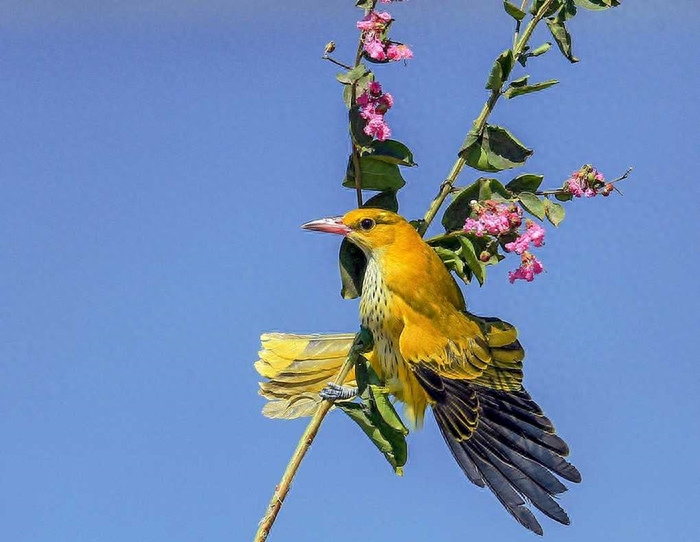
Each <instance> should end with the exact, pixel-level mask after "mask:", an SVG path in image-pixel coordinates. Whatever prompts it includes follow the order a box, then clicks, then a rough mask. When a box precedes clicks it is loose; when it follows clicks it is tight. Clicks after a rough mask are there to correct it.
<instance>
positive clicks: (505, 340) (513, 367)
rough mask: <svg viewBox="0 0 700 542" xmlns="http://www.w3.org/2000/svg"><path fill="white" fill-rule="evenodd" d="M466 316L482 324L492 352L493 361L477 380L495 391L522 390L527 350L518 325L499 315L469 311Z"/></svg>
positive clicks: (476, 381)
mask: <svg viewBox="0 0 700 542" xmlns="http://www.w3.org/2000/svg"><path fill="white" fill-rule="evenodd" d="M465 316H466V317H467V318H468V319H470V320H472V321H473V322H475V323H477V324H478V325H479V327H480V328H481V330H482V332H483V334H484V337H486V342H487V343H488V345H489V350H490V352H491V363H490V364H489V365H488V367H486V369H484V372H483V373H482V374H481V376H479V377H477V378H476V379H475V380H474V383H475V384H480V385H482V386H485V387H487V388H491V389H494V390H503V391H518V390H520V389H522V383H523V359H524V358H525V351H524V350H523V348H522V346H521V345H520V341H518V330H517V329H516V328H515V326H513V325H511V324H509V323H508V322H504V321H503V320H499V319H498V318H490V317H481V316H475V315H473V314H470V313H465Z"/></svg>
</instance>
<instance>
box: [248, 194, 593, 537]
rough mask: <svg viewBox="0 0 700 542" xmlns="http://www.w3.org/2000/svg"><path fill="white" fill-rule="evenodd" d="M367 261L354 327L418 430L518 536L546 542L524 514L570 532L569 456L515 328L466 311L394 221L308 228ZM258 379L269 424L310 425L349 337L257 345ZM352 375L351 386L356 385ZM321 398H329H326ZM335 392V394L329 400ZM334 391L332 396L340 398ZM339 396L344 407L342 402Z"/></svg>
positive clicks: (575, 477) (366, 216)
mask: <svg viewBox="0 0 700 542" xmlns="http://www.w3.org/2000/svg"><path fill="white" fill-rule="evenodd" d="M302 227H303V228H304V229H306V230H312V231H318V232H324V233H333V234H338V235H341V236H343V237H345V238H346V239H347V240H348V241H349V242H351V243H353V244H354V245H356V246H357V247H359V249H361V250H362V252H363V253H364V255H365V257H366V260H367V265H366V269H365V273H364V279H363V282H362V292H361V299H360V310H359V312H360V321H361V324H362V326H363V327H365V328H367V329H369V330H370V331H371V333H372V336H373V339H374V344H373V348H372V351H371V352H370V353H369V354H368V355H367V359H368V361H369V363H370V364H371V366H372V368H373V369H374V371H375V372H376V373H377V375H378V377H379V379H380V380H381V381H382V382H383V383H384V384H385V386H386V389H387V390H388V392H389V393H390V394H392V395H393V396H395V397H396V399H397V400H398V401H399V402H401V403H403V405H404V413H405V416H406V418H407V420H408V422H409V424H410V425H411V426H412V427H414V428H419V427H421V425H422V424H423V421H424V416H425V413H426V411H427V410H428V408H430V409H431V410H432V413H433V417H434V419H435V421H436V423H437V426H438V428H439V430H440V432H441V434H442V436H443V438H444V440H445V442H446V444H447V446H448V448H449V450H450V451H451V453H452V456H453V457H454V459H455V460H456V462H457V464H458V465H459V467H460V468H461V469H462V471H463V472H464V474H465V475H466V477H467V478H468V479H469V480H470V481H471V482H472V483H474V484H476V485H477V486H479V487H482V488H483V487H488V489H490V490H491V491H492V492H493V494H494V495H495V496H496V498H497V499H498V500H499V501H500V503H501V504H502V505H503V506H504V507H505V509H506V510H507V511H508V512H509V513H510V514H511V515H512V516H513V517H514V518H515V519H516V520H517V521H518V522H519V523H520V524H521V525H522V526H524V527H525V528H527V529H529V530H530V531H533V532H534V533H536V534H539V535H542V534H543V529H542V526H541V525H540V523H539V521H538V520H537V518H536V517H535V515H534V514H533V512H532V510H531V509H530V506H529V505H532V506H534V507H535V508H537V509H538V510H539V511H541V512H542V513H543V514H545V515H546V516H548V517H550V518H551V519H553V520H555V521H557V522H559V523H561V524H564V525H568V524H569V523H570V520H569V516H568V515H567V513H566V512H565V511H564V509H563V508H562V507H561V506H560V505H559V503H558V502H557V497H558V495H560V494H561V493H563V492H564V491H566V490H567V487H566V486H565V485H564V483H563V482H562V481H561V480H560V478H561V479H563V480H566V481H569V482H574V483H577V482H580V481H581V474H580V473H579V471H578V470H577V469H576V467H574V466H573V465H572V464H571V463H570V462H568V461H567V460H566V457H567V456H568V454H569V447H568V445H567V444H566V442H565V441H564V440H563V439H562V438H561V437H559V436H558V435H557V434H556V431H555V428H554V425H553V424H552V422H551V421H550V420H549V418H547V417H546V416H545V414H544V412H543V410H542V409H541V408H540V406H539V405H538V404H537V403H536V402H535V401H534V400H533V399H532V398H531V397H530V395H529V393H528V392H527V391H526V390H525V388H524V387H523V385H522V379H523V372H522V367H523V359H524V357H525V352H524V350H523V348H522V346H521V344H520V341H519V340H518V332H517V329H516V328H515V327H514V326H513V325H511V324H509V323H507V322H505V321H503V320H500V319H498V318H493V317H481V316H477V315H475V314H472V313H471V312H469V311H467V307H466V303H465V299H464V296H463V294H462V291H461V289H460V288H459V286H458V285H457V283H456V281H455V279H454V278H453V276H452V274H451V273H450V271H449V270H448V269H447V268H446V267H445V265H444V264H443V263H442V260H441V259H440V257H439V256H438V254H437V253H436V252H435V251H434V250H433V249H432V248H431V247H430V246H429V245H428V244H427V243H426V242H425V241H424V240H423V239H422V237H421V236H420V235H419V233H418V232H417V231H416V229H415V228H414V227H413V226H412V225H411V224H410V223H409V222H408V221H406V220H405V219H404V218H403V217H401V216H400V215H398V214H396V213H394V212H391V211H387V210H382V209H372V208H359V209H355V210H352V211H350V212H348V213H347V214H345V215H344V216H342V217H331V218H323V219H319V220H313V221H311V222H307V223H306V224H304V225H303V226H302ZM262 339H263V349H262V351H261V353H260V355H261V359H260V360H259V361H258V362H257V363H256V368H257V369H258V371H259V372H260V373H261V374H262V375H263V376H266V377H267V378H269V379H270V381H269V382H265V383H261V393H262V394H263V395H265V396H266V397H268V398H269V399H272V400H273V401H272V402H271V403H269V405H268V411H267V412H266V414H267V415H269V416H271V417H294V416H298V415H308V414H309V413H310V412H311V411H312V409H313V408H314V407H315V405H316V403H317V402H318V401H319V399H318V394H319V392H321V395H322V396H323V392H324V384H325V382H326V381H327V380H328V379H330V378H332V377H333V376H334V375H335V373H337V371H338V369H339V367H340V365H341V364H342V362H343V361H344V359H345V356H346V355H347V352H348V350H349V349H350V347H351V345H352V340H353V335H351V334H329V335H286V334H266V335H263V337H262ZM353 379H354V374H353V373H351V374H350V375H349V377H348V380H347V381H346V384H350V385H352V384H353V383H354V382H353ZM326 391H328V390H326ZM331 391H333V390H331ZM336 391H338V390H337V389H336ZM345 397H346V396H343V398H345Z"/></svg>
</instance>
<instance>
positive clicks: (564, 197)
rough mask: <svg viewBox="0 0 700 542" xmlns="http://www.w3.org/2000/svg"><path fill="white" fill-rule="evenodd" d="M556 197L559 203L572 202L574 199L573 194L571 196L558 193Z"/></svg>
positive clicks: (566, 193) (565, 193)
mask: <svg viewBox="0 0 700 542" xmlns="http://www.w3.org/2000/svg"><path fill="white" fill-rule="evenodd" d="M554 197H555V198H557V199H558V200H559V201H571V200H572V199H574V196H573V194H570V193H569V192H557V193H556V194H554Z"/></svg>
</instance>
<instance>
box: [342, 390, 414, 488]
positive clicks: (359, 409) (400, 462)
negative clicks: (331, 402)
mask: <svg viewBox="0 0 700 542" xmlns="http://www.w3.org/2000/svg"><path fill="white" fill-rule="evenodd" d="M335 406H337V407H338V408H339V409H340V410H342V411H343V412H345V414H347V415H348V416H349V417H350V419H351V420H353V421H354V422H355V423H356V424H357V425H359V426H360V429H362V431H363V432H364V433H365V435H367V436H368V437H369V439H370V440H371V441H372V443H373V444H374V445H375V446H376V447H377V449H378V450H379V451H380V452H382V454H383V455H384V457H385V458H386V460H387V461H388V462H389V464H390V465H391V466H392V467H393V468H394V471H395V472H396V474H398V475H401V474H402V473H403V469H402V467H403V466H404V465H405V464H406V458H407V455H408V454H407V447H406V439H405V437H404V436H403V435H401V434H399V433H396V432H394V431H392V433H393V434H391V433H390V434H385V433H384V432H382V427H380V426H379V425H378V424H377V420H376V419H375V418H374V417H373V416H372V415H371V414H370V413H369V412H368V411H367V409H366V408H364V405H360V404H358V403H346V402H339V403H336V405H335Z"/></svg>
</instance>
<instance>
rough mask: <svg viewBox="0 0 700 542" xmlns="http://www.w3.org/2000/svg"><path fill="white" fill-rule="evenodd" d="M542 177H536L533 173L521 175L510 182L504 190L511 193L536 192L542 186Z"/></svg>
mask: <svg viewBox="0 0 700 542" xmlns="http://www.w3.org/2000/svg"><path fill="white" fill-rule="evenodd" d="M543 180H544V175H536V174H534V173H523V174H522V175H518V176H517V177H516V178H515V179H513V180H512V181H510V182H509V183H508V184H507V185H506V188H507V189H508V190H510V191H511V192H515V193H516V194H517V193H520V192H536V191H537V189H538V188H539V187H540V185H541V184H542V181H543Z"/></svg>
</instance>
